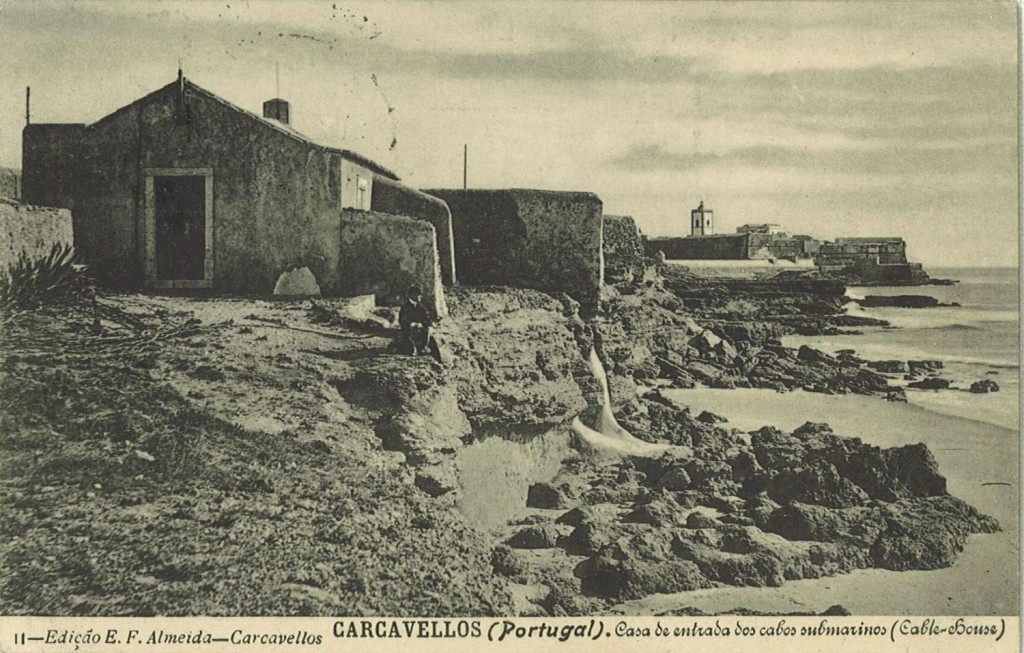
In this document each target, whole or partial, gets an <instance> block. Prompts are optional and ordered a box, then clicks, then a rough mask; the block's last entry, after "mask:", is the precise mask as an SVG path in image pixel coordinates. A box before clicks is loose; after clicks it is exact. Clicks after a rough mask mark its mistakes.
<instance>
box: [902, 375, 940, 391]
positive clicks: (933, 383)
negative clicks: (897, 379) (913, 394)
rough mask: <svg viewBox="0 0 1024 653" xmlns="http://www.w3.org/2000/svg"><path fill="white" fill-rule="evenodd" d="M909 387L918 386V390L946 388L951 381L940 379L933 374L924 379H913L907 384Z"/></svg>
mask: <svg viewBox="0 0 1024 653" xmlns="http://www.w3.org/2000/svg"><path fill="white" fill-rule="evenodd" d="M907 387H908V388H917V389H918V390H945V389H946V388H948V387H949V381H947V380H946V379H940V378H939V377H937V376H931V377H928V378H927V379H924V380H922V381H911V382H910V383H908V384H907Z"/></svg>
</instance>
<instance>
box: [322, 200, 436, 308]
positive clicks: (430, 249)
mask: <svg viewBox="0 0 1024 653" xmlns="http://www.w3.org/2000/svg"><path fill="white" fill-rule="evenodd" d="M340 236H341V238H340V241H341V251H340V256H339V263H338V279H339V289H340V291H341V292H342V293H343V294H346V295H368V294H373V295H376V296H377V300H378V301H379V302H381V303H386V304H400V303H402V302H403V301H405V295H406V291H407V290H408V288H409V286H411V285H418V286H420V287H421V288H423V300H424V302H425V303H426V305H427V306H430V307H431V308H432V309H433V310H434V311H435V313H436V314H437V315H439V316H444V315H447V314H448V307H447V305H446V304H445V300H444V289H443V286H442V285H441V265H440V262H439V261H438V254H437V236H436V233H435V231H434V227H433V225H431V224H430V223H428V222H425V221H423V220H418V219H415V218H410V217H406V216H400V215H391V214H388V213H380V212H377V211H357V210H354V209H344V210H342V212H341V233H340Z"/></svg>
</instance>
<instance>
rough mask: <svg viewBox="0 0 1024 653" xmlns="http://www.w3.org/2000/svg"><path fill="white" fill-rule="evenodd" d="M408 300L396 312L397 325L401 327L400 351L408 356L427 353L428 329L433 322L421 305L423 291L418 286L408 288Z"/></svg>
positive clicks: (425, 308)
mask: <svg viewBox="0 0 1024 653" xmlns="http://www.w3.org/2000/svg"><path fill="white" fill-rule="evenodd" d="M407 297H408V299H407V300H406V302H405V304H403V305H402V308H401V310H400V311H399V312H398V324H399V326H401V327H402V343H401V344H402V350H403V351H404V352H405V353H407V354H409V355H410V356H416V355H418V354H422V353H423V352H425V351H427V346H428V344H429V343H430V327H431V325H432V324H433V323H434V321H433V320H432V319H431V317H430V312H429V311H427V307H426V306H424V305H423V290H422V289H420V287H419V286H412V287H410V288H409V292H408V295H407Z"/></svg>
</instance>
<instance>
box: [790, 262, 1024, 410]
mask: <svg viewBox="0 0 1024 653" xmlns="http://www.w3.org/2000/svg"><path fill="white" fill-rule="evenodd" d="M930 273H931V274H932V276H934V277H938V278H952V279H958V280H959V281H960V283H959V284H957V285H954V286H917V287H906V286H902V287H889V286H881V287H870V288H865V287H857V286H852V287H850V288H848V289H847V295H848V296H850V297H851V298H857V297H864V296H865V295H903V294H920V295H930V296H932V297H935V298H936V299H938V300H939V301H940V302H942V303H944V304H951V303H954V302H955V303H958V304H960V306H938V307H935V308H892V307H878V308H862V307H860V306H859V305H858V304H856V303H855V302H850V303H849V304H848V305H847V309H846V310H847V311H848V312H849V313H850V314H851V315H862V316H866V317H873V318H877V319H881V320H886V321H888V322H889V323H890V324H891V326H892V327H894V328H878V327H866V328H860V329H859V330H861V331H863V334H862V335H848V336H809V337H802V336H789V337H787V338H784V339H783V342H784V344H786V345H787V346H790V347H799V346H800V345H804V344H806V345H809V346H811V347H815V348H817V349H821V350H823V351H826V352H830V353H831V352H835V351H836V350H839V349H854V350H856V352H857V354H858V355H859V356H861V357H862V358H867V359H869V360H901V361H906V360H940V361H942V362H943V363H944V365H945V367H944V369H943V370H942V372H941V376H943V377H944V378H947V379H949V380H950V381H951V382H952V384H953V387H954V388H957V389H958V390H959V391H948V390H943V391H929V390H915V389H913V388H908V389H907V401H908V402H910V403H912V404H915V405H918V406H921V407H922V408H926V409H928V410H932V411H935V412H939V413H943V414H947V415H956V416H959V417H965V418H968V419H973V420H979V421H984V422H988V423H992V424H997V425H999V426H1003V427H1006V428H1012V429H1015V430H1019V422H1020V303H1019V297H1020V295H1019V285H1018V284H1019V276H1018V270H1017V269H1016V268H958V269H933V270H930ZM980 379H990V380H992V381H995V382H996V384H997V385H998V386H999V389H1000V391H999V392H997V393H991V394H972V393H970V392H967V389H968V388H969V387H970V385H971V383H973V382H975V381H978V380H980ZM894 381H895V383H896V384H897V385H905V381H904V380H902V379H899V378H897V379H895V380H894Z"/></svg>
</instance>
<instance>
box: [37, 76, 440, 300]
mask: <svg viewBox="0 0 1024 653" xmlns="http://www.w3.org/2000/svg"><path fill="white" fill-rule="evenodd" d="M289 113H290V111H289V106H288V103H287V102H286V101H284V100H282V99H280V98H275V99H273V100H269V101H267V102H265V103H264V105H263V114H264V115H262V116H261V115H257V114H255V113H250V112H248V111H246V110H244V109H241V108H239V107H237V106H235V105H233V104H231V103H230V102H228V101H226V100H224V99H222V98H220V97H218V96H217V95H215V94H213V93H211V92H210V91H207V90H205V89H203V88H201V87H199V86H198V85H196V84H195V83H193V82H192V81H190V80H188V79H186V78H185V77H184V76H182V75H181V73H180V72H179V75H178V78H177V79H176V80H175V81H173V82H171V83H170V84H168V85H166V86H164V87H163V88H160V89H158V90H156V91H154V92H152V93H150V94H148V95H146V96H144V97H142V98H139V99H138V100H136V101H134V102H132V103H131V104H129V105H127V106H125V107H122V108H120V109H118V110H116V111H114V112H113V113H111V114H110V115H108V116H106V117H104V118H101V119H100V120H98V121H97V122H94V123H92V124H89V125H85V124H60V125H54V124H33V125H28V126H26V127H25V130H24V132H23V165H22V194H23V196H24V198H25V201H27V202H30V203H33V204H43V205H47V206H55V207H62V208H68V209H71V211H72V214H73V217H74V238H75V245H76V248H77V249H78V250H79V252H80V253H81V255H82V256H83V257H84V258H85V260H86V261H87V262H88V263H89V264H90V267H91V270H92V272H93V274H94V275H96V276H97V278H98V279H100V280H101V281H103V282H105V283H107V284H109V285H111V286H113V287H117V288H122V289H135V290H138V289H143V288H182V287H185V288H213V289H217V290H223V291H230V292H244V293H270V292H271V291H272V289H273V288H274V285H275V282H276V281H277V279H278V277H279V276H280V275H281V274H282V273H283V272H285V271H288V270H292V269H295V268H299V267H307V268H309V270H310V271H311V272H312V273H313V275H314V276H315V277H316V280H317V282H318V284H319V285H320V287H321V289H322V290H323V292H324V293H326V294H353V293H355V292H367V291H368V290H369V291H372V292H375V293H377V294H378V299H379V300H385V301H397V300H398V299H400V298H401V296H402V294H403V292H404V289H405V288H406V287H407V286H408V285H409V284H412V283H417V284H419V285H421V286H423V287H424V291H425V295H426V296H427V300H428V301H429V302H432V303H433V305H434V306H435V308H436V309H437V310H438V312H439V313H444V312H445V305H444V294H443V290H442V280H443V281H445V282H449V283H451V282H454V281H455V268H454V253H453V246H452V238H451V221H450V217H449V214H448V211H447V207H446V206H444V203H443V202H441V201H439V200H437V199H436V198H431V197H429V196H427V195H425V194H423V193H421V192H419V191H416V190H415V189H411V188H408V187H406V186H404V185H403V184H401V182H400V181H399V179H398V177H397V176H396V175H395V174H394V173H393V172H391V171H390V170H388V169H387V168H385V167H383V166H381V165H379V164H377V163H375V162H374V161H372V160H370V159H367V158H366V157H363V156H361V155H359V154H357V153H355V152H352V151H350V150H345V149H339V148H334V147H328V146H324V145H321V144H318V143H315V142H313V141H311V140H310V139H308V138H306V137H304V136H302V135H301V134H299V133H298V132H297V131H295V130H294V129H293V128H292V126H291V125H290V123H289ZM396 213H400V214H403V215H404V216H405V217H396V216H395V215H394V214H396ZM374 238H377V239H378V242H382V243H387V242H392V243H395V244H396V245H400V246H401V247H398V248H397V249H396V251H401V252H402V255H401V256H392V257H390V258H388V259H387V260H386V261H378V262H377V264H376V265H377V267H376V268H375V269H376V270H377V275H378V276H377V277H376V278H369V277H367V275H359V277H358V278H355V277H353V276H352V274H351V271H352V268H353V265H352V261H353V260H365V258H366V256H365V251H363V250H361V249H360V248H362V247H363V246H364V245H365V243H366V242H368V240H373V239H374ZM410 243H416V244H417V245H416V246H415V247H413V246H411V245H410ZM381 266H390V267H388V269H383V268H382V267H381Z"/></svg>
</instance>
